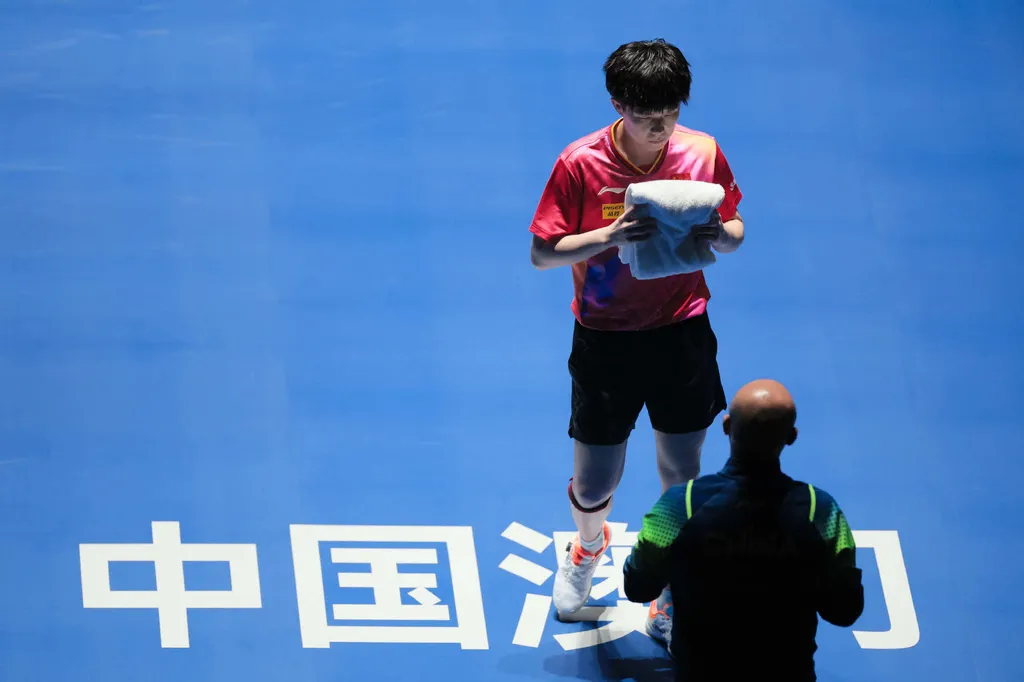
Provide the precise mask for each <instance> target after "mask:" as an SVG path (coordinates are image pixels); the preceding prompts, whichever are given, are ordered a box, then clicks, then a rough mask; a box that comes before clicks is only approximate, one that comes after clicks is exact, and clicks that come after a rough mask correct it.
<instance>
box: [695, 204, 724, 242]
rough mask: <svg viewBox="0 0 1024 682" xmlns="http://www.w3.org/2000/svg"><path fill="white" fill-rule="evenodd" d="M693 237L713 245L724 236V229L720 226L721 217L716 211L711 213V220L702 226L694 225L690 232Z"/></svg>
mask: <svg viewBox="0 0 1024 682" xmlns="http://www.w3.org/2000/svg"><path fill="white" fill-rule="evenodd" d="M690 234H692V235H693V236H694V237H696V238H697V239H700V240H704V241H708V242H711V243H712V244H714V243H715V242H717V241H718V240H719V239H721V238H722V236H723V235H724V234H725V227H724V226H723V225H722V216H720V215H719V214H718V211H713V212H712V213H711V219H710V220H708V221H707V222H706V223H704V224H703V225H694V226H693V229H692V230H691V231H690Z"/></svg>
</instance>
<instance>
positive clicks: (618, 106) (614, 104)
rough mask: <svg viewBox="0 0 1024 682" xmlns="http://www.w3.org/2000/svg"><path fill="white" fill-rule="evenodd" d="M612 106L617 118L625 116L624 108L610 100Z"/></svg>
mask: <svg viewBox="0 0 1024 682" xmlns="http://www.w3.org/2000/svg"><path fill="white" fill-rule="evenodd" d="M612 106H613V107H615V111H616V112H618V114H619V116H622V117H625V116H626V108H625V107H624V106H622V105H621V104H620V103H619V102H618V101H616V100H615V99H613V100H612Z"/></svg>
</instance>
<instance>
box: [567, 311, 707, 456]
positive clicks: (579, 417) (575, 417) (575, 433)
mask: <svg viewBox="0 0 1024 682" xmlns="http://www.w3.org/2000/svg"><path fill="white" fill-rule="evenodd" d="M569 375H570V376H571V377H572V416H571V417H570V419H569V437H570V438H575V439H576V440H578V441H580V442H581V443H586V444H587V445H617V444H619V443H623V442H625V441H626V439H627V438H628V437H629V434H630V432H632V430H633V428H634V427H635V426H636V419H637V417H638V416H640V411H641V410H642V409H643V407H644V406H645V405H646V406H647V413H648V415H649V416H650V419H651V426H652V427H654V429H656V430H657V431H661V432H663V433H691V432H693V431H700V430H701V429H706V428H707V427H709V426H711V424H712V423H713V422H714V421H715V417H717V416H718V414H719V413H720V412H722V411H723V410H724V409H725V408H726V398H725V390H724V389H723V388H722V379H721V376H720V375H719V372H718V339H717V338H716V337H715V333H714V331H712V329H711V322H710V320H709V319H708V316H707V314H706V313H705V314H703V315H700V316H698V317H694V318H690V319H688V320H683V321H682V322H677V323H674V324H671V325H668V326H665V327H659V328H656V329H650V330H643V331H626V332H620V331H598V330H594V329H588V328H586V327H584V326H583V325H581V324H580V323H579V322H576V326H575V329H574V330H573V336H572V352H571V353H570V355H569Z"/></svg>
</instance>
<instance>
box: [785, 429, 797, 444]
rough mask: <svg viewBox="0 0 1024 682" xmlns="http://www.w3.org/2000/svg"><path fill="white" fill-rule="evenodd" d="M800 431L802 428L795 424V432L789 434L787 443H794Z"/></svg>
mask: <svg viewBox="0 0 1024 682" xmlns="http://www.w3.org/2000/svg"><path fill="white" fill-rule="evenodd" d="M799 433H800V430H799V429H798V428H796V427H795V426H794V427H793V433H791V434H789V440H787V441H786V445H792V444H793V443H795V442H796V437H797V435H798V434H799Z"/></svg>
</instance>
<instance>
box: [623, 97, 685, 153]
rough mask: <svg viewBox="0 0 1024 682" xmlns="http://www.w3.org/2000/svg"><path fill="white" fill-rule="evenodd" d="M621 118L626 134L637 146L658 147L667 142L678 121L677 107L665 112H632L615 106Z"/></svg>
mask: <svg viewBox="0 0 1024 682" xmlns="http://www.w3.org/2000/svg"><path fill="white" fill-rule="evenodd" d="M615 108H616V110H618V112H619V115H621V116H622V120H623V125H624V126H625V127H626V134H627V135H629V137H630V138H632V139H633V140H634V141H636V142H637V143H638V144H643V145H650V146H653V147H660V146H662V145H664V144H665V143H666V142H668V138H669V137H670V136H671V135H672V131H673V129H675V126H676V122H677V121H678V120H679V107H675V108H674V109H668V110H665V111H633V110H630V109H626V108H625V107H622V106H621V105H619V104H618V103H617V102H616V106H615Z"/></svg>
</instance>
